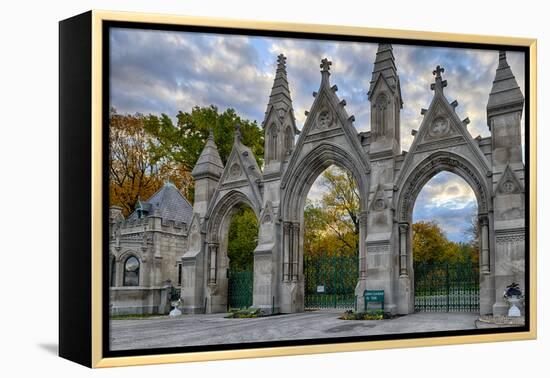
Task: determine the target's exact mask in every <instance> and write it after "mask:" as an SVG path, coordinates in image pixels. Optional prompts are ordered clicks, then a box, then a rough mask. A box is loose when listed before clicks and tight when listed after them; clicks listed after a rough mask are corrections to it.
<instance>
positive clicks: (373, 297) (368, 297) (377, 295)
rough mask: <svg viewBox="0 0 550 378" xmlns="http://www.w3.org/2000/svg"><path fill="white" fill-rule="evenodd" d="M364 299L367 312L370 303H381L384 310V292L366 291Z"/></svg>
mask: <svg viewBox="0 0 550 378" xmlns="http://www.w3.org/2000/svg"><path fill="white" fill-rule="evenodd" d="M363 297H364V298H365V311H367V305H368V303H369V302H371V303H372V302H375V303H381V304H382V310H384V290H365V291H364V292H363Z"/></svg>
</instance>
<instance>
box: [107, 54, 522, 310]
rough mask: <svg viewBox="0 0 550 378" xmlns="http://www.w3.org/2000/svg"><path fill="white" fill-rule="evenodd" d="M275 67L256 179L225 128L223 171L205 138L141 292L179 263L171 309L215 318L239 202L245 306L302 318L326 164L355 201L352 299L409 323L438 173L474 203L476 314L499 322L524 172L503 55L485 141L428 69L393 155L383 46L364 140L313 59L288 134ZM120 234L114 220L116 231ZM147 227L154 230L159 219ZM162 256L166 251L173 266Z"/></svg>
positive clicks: (517, 112)
mask: <svg viewBox="0 0 550 378" xmlns="http://www.w3.org/2000/svg"><path fill="white" fill-rule="evenodd" d="M277 62H278V64H277V70H276V74H275V79H274V83H273V88H272V91H271V94H270V96H269V99H268V103H267V109H266V112H265V118H264V121H263V123H262V126H263V128H264V130H265V164H264V167H263V169H261V168H260V167H259V166H258V165H257V163H256V160H255V158H254V155H253V153H252V151H251V150H250V149H249V148H248V147H247V146H245V145H243V143H242V141H241V137H240V132H239V130H238V129H237V130H236V132H235V139H234V143H233V149H232V151H231V153H230V156H229V158H228V160H227V163H226V164H225V166H224V165H223V164H222V161H221V159H220V157H219V154H218V151H217V147H216V145H215V143H214V139H213V137H212V135H210V137H209V138H208V140H207V142H206V145H205V147H204V150H203V152H202V154H201V156H200V158H199V160H198V162H197V164H196V166H195V168H194V169H193V172H192V174H193V177H194V179H195V203H194V205H193V208H192V216H191V215H189V219H186V220H185V225H184V226H182V228H181V229H177V227H176V225H175V224H172V225H171V226H165V227H168V228H170V227H171V228H170V229H171V230H172V231H170V235H171V236H170V237H171V238H173V239H171V240H173V241H172V242H171V243H172V244H170V248H168V250H167V251H169V252H166V256H164V253H165V249H164V248H163V247H161V246H158V245H156V244H155V241H154V237H153V241H152V243H149V241H148V242H147V243H149V244H147V251H149V252H148V253H149V255H148V256H147V257H145V256H144V257H145V258H146V259H148V260H149V261H148V263H149V264H153V265H154V264H158V266H159V267H160V268H158V270H157V271H156V272H158V273H151V274H152V277H156V279H155V280H149V281H148V282H150V283H151V285H152V284H153V282H154V285H159V284H160V283H161V282H162V279H171V280H174V279H175V278H174V277H173V276H175V273H174V272H175V268H174V269H172V268H170V269H168V268H166V269H164V268H162V266H163V264H167V266H177V265H178V264H181V272H180V277H181V298H182V300H183V306H184V311H185V312H188V313H205V312H206V313H212V312H225V311H226V310H227V306H228V279H227V269H228V267H229V261H228V256H227V245H228V228H229V223H230V220H231V216H232V214H233V212H234V211H235V210H236V209H237V208H238V206H240V205H243V204H246V205H248V206H249V207H250V208H252V209H253V211H254V212H255V214H256V216H257V219H258V221H259V225H260V227H259V234H258V246H257V248H256V249H255V251H254V278H253V307H256V308H260V309H262V310H263V311H264V312H266V313H271V312H283V313H291V312H299V311H303V310H304V275H303V236H304V214H303V212H304V204H305V200H306V196H307V194H308V192H309V189H310V188H311V186H312V184H313V183H314V181H315V180H316V178H317V177H318V176H319V175H320V174H321V173H322V172H323V171H324V170H325V169H326V168H328V167H329V166H331V165H336V166H339V167H341V168H344V169H346V170H348V171H349V172H350V173H351V174H352V175H353V177H354V179H355V181H356V183H357V185H358V189H359V193H360V198H361V200H360V215H359V223H360V231H359V240H360V242H359V269H358V272H359V273H358V277H357V286H356V290H355V292H356V295H357V296H362V295H363V292H364V290H366V289H369V290H384V292H385V304H384V308H385V310H386V311H388V312H391V313H392V314H408V313H411V312H413V311H414V269H413V264H412V227H411V226H412V210H413V207H414V203H415V200H416V197H417V195H418V194H419V192H420V190H421V189H422V187H423V186H424V185H425V184H426V183H427V182H428V181H429V180H430V179H431V178H432V177H433V176H434V175H436V174H437V173H439V172H441V171H449V172H453V173H455V174H457V175H458V176H460V177H461V178H463V179H464V180H465V181H466V182H467V183H468V184H469V185H470V186H471V188H472V190H473V192H474V193H475V196H476V198H477V205H478V206H477V208H478V221H479V229H480V238H479V239H480V248H479V251H480V258H479V264H480V267H479V271H480V277H479V282H480V312H481V314H489V313H494V314H504V313H506V312H507V309H508V305H507V304H506V303H505V302H504V300H503V298H502V293H503V292H504V289H505V287H506V286H507V285H509V284H510V283H512V282H518V283H519V284H520V286H521V287H525V285H524V284H525V267H524V265H525V191H524V174H525V172H524V164H523V160H522V143H521V117H522V111H523V105H524V97H523V95H522V92H521V90H520V88H519V86H518V84H517V82H516V80H515V77H514V75H513V73H512V71H511V68H510V67H509V65H508V63H507V60H506V53H505V52H500V53H499V63H498V67H496V74H495V78H494V81H493V86H492V89H491V92H490V95H489V98H488V100H487V125H488V127H489V130H490V132H491V135H490V136H489V137H486V138H481V137H477V138H473V137H472V136H471V134H470V132H469V131H468V123H469V119H468V118H466V119H464V120H461V119H459V118H458V116H457V114H456V112H455V108H456V107H457V106H458V102H457V101H456V100H455V101H452V102H449V101H448V100H447V98H446V97H445V93H444V90H445V87H446V86H447V81H446V80H444V78H443V76H444V69H443V68H442V67H439V66H438V67H436V68H435V70H434V71H433V75H434V82H433V83H432V84H431V90H432V91H433V98H432V100H431V103H430V105H429V107H428V108H427V109H421V110H420V113H421V115H422V117H423V120H422V122H421V125H420V127H419V129H418V130H413V135H414V141H413V143H412V145H411V147H410V149H409V150H408V151H402V149H401V140H400V133H401V124H400V113H401V111H402V109H403V99H402V97H401V87H400V81H399V75H398V70H397V66H396V62H395V58H394V55H393V50H392V46H391V45H390V44H380V45H379V46H378V51H377V53H376V57H375V62H374V68H373V72H372V79H371V82H370V87H369V88H365V91H368V100H369V103H370V110H371V122H370V125H371V128H370V130H371V131H368V132H362V133H358V132H357V131H356V129H355V127H354V125H353V123H354V117H353V116H350V115H348V113H347V111H346V101H345V100H344V99H340V98H339V97H338V95H337V91H338V87H337V86H336V85H333V84H331V72H330V68H331V64H332V62H330V61H328V60H327V59H323V60H322V61H321V65H320V68H321V72H320V74H321V78H320V79H321V80H320V85H319V89H318V90H317V91H315V92H313V97H314V99H313V104H312V105H311V108H310V110H309V111H308V112H306V115H307V119H306V121H305V123H304V125H303V127H302V129H301V130H299V129H298V127H297V125H296V123H295V116H294V110H293V106H292V98H291V92H290V89H289V82H288V79H287V74H286V58H285V57H284V56H283V55H279V57H278V60H277ZM335 63H336V64H337V62H335ZM450 85H452V83H450ZM426 90H428V88H426ZM365 106H369V105H367V104H365ZM190 214H191V212H190ZM145 219H147V217H146V218H145ZM125 222H128V220H120V221H119V223H120V224H126V223H125ZM151 222H152V221H151ZM158 224H159V227H160V225H161V224H162V220H161V219H158ZM168 228H166V229H167V230H168ZM176 229H177V231H176ZM112 235H113V236H112V238H113V239H112V243H111V249H113V248H117V245H118V246H119V247H118V248H120V245H121V244H117V243H121V242H118V241H117V240H119V239H120V237H119V239H117V237H116V232H113V233H112ZM155 235H156V234H155ZM159 238H160V236H159ZM148 240H149V239H148ZM134 243H135V242H134ZM143 243H145V242H142V244H143ZM164 245H166V243H165V244H164ZM172 248H175V250H177V252H176V255H174V254H173V252H172ZM122 249H124V248H122ZM115 256H116V254H115ZM138 258H139V257H138ZM118 259H119V260H120V258H118ZM156 259H158V260H156ZM119 260H117V261H119ZM117 269H118V268H117ZM120 269H122V268H120ZM117 273H118V270H117ZM163 274H165V276H162V275H163ZM118 275H119V276H120V274H118ZM161 277H162V279H160V278H161ZM173 282H175V281H173ZM357 305H358V310H362V301H357Z"/></svg>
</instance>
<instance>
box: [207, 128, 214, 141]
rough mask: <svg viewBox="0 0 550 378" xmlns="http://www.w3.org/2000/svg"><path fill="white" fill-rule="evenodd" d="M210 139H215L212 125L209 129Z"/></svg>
mask: <svg viewBox="0 0 550 378" xmlns="http://www.w3.org/2000/svg"><path fill="white" fill-rule="evenodd" d="M208 139H209V140H214V128H213V127H212V126H210V128H209V129H208Z"/></svg>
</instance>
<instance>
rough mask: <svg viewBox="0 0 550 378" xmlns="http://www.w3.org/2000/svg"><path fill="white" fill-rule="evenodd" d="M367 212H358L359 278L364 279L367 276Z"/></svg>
mask: <svg viewBox="0 0 550 378" xmlns="http://www.w3.org/2000/svg"><path fill="white" fill-rule="evenodd" d="M367 215H368V214H367V212H366V211H361V212H360V213H359V279H361V280H364V279H365V277H366V276H367V248H366V238H367Z"/></svg>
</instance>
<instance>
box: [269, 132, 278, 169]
mask: <svg viewBox="0 0 550 378" xmlns="http://www.w3.org/2000/svg"><path fill="white" fill-rule="evenodd" d="M277 134H278V131H277V126H276V125H275V124H274V123H272V124H271V126H270V127H269V132H268V137H269V151H268V156H267V158H268V161H271V160H277V139H278V135H277Z"/></svg>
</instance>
